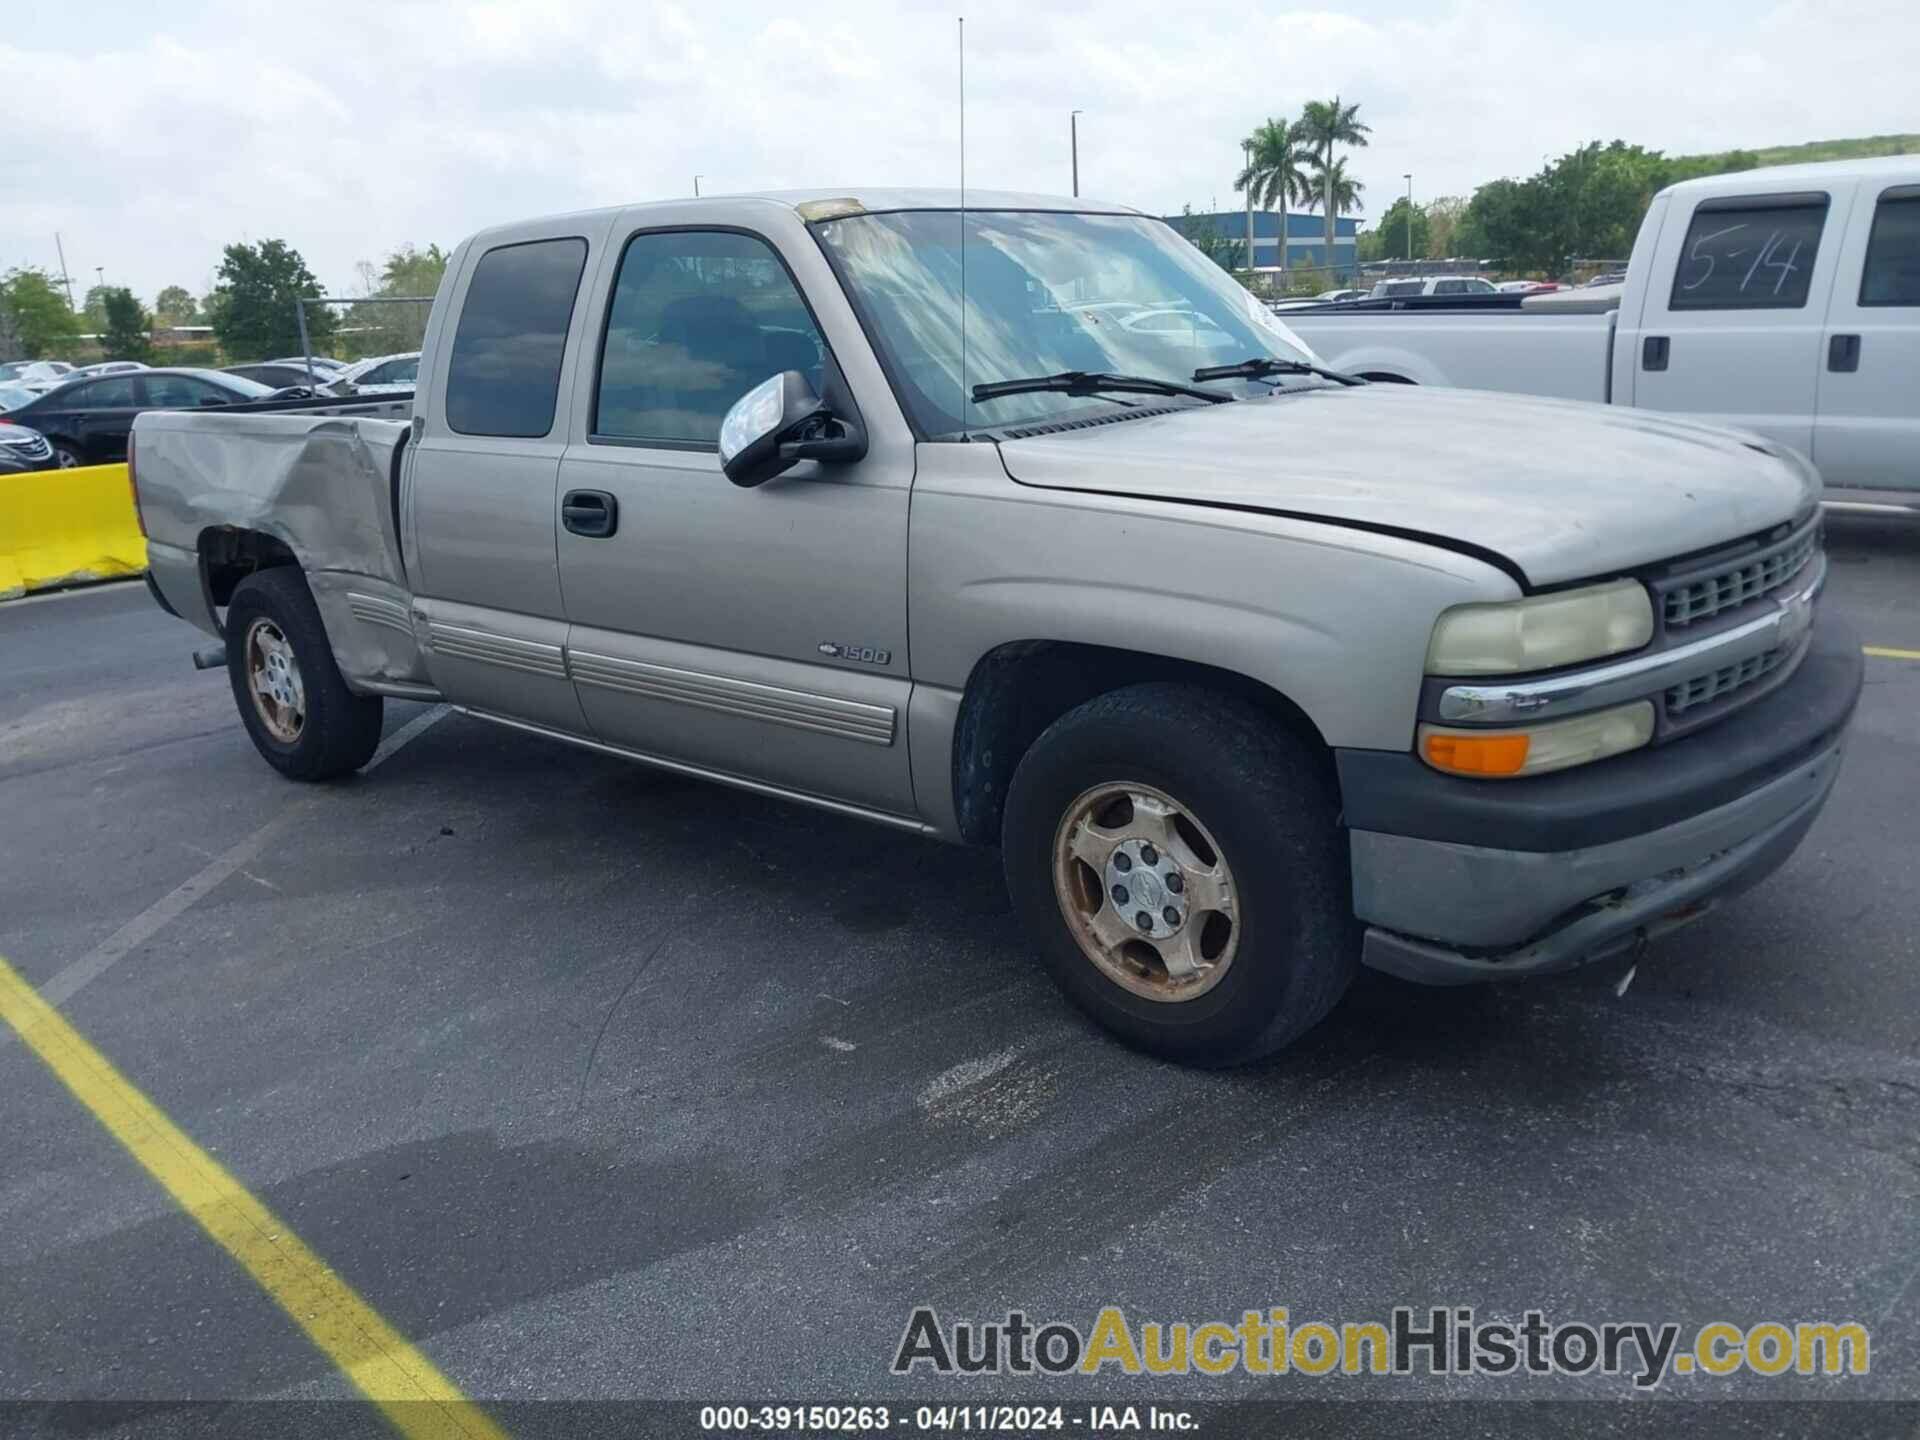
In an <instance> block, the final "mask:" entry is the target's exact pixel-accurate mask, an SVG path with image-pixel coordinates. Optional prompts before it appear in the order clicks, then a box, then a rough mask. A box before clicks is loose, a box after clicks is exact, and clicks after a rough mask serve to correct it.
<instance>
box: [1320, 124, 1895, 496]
mask: <svg viewBox="0 0 1920 1440" xmlns="http://www.w3.org/2000/svg"><path fill="white" fill-rule="evenodd" d="M1604 288H1605V289H1606V291H1608V292H1610V293H1608V294H1606V295H1604V296H1602V297H1599V298H1598V299H1595V298H1594V297H1592V296H1590V295H1588V293H1587V292H1574V295H1573V296H1571V297H1566V296H1542V297H1539V298H1537V299H1528V300H1526V301H1524V302H1522V303H1521V304H1520V305H1519V306H1518V307H1506V308H1500V307H1494V308H1488V307H1484V306H1470V305H1462V306H1461V307H1460V308H1457V309H1438V310H1431V309H1416V308H1412V307H1409V308H1406V309H1398V308H1386V307H1381V308H1375V307H1374V306H1373V305H1368V304H1364V303H1363V304H1360V305H1357V306H1356V305H1344V306H1341V307H1340V308H1339V309H1338V310H1334V309H1332V308H1331V307H1329V308H1327V309H1325V310H1309V311H1294V312H1292V313H1289V314H1288V316H1287V325H1288V327H1289V328H1290V329H1292V330H1293V331H1294V332H1295V333H1296V334H1297V335H1299V336H1300V338H1301V339H1303V340H1304V341H1306V343H1307V344H1309V345H1310V346H1312V347H1313V349H1314V350H1316V351H1317V352H1318V353H1319V354H1320V355H1321V356H1322V357H1323V358H1324V359H1325V360H1326V363H1327V364H1329V365H1331V366H1332V367H1333V368H1335V369H1337V370H1344V371H1349V372H1351V373H1353V374H1356V375H1364V376H1366V377H1367V378H1369V379H1374V380H1393V381H1403V382H1407V383H1410V384H1416V385H1453V386H1460V387H1464V388H1467V389H1476V390H1504V391H1509V392H1513V393H1517V394H1526V395H1548V396H1555V397H1558V398H1561V399H1569V400H1598V401H1604V402H1607V403H1610V404H1614V405H1632V406H1636V407H1638V408H1640V409H1643V410H1668V411H1676V412H1679V413H1682V414H1687V415H1692V416H1695V417H1697V418H1699V419H1702V420H1709V421H1713V422H1715V423H1719V424H1726V425H1737V426H1740V427H1741V428H1743V429H1747V430H1755V431H1758V432H1760V433H1761V434H1763V435H1765V436H1767V437H1768V438H1769V439H1772V440H1776V441H1778V442H1780V443H1781V444H1784V445H1788V446H1791V447H1792V448H1793V449H1795V450H1797V451H1799V452H1800V453H1801V454H1803V455H1807V456H1809V457H1811V458H1812V460H1813V462H1814V463H1815V465H1817V466H1818V467H1819V469H1820V472H1821V474H1822V475H1823V476H1824V477H1825V479H1826V482H1827V484H1829V485H1838V486H1853V487H1859V488H1869V489H1883V490H1920V156H1914V155H1906V156H1893V157H1890V158H1887V159H1880V160H1848V161H1840V162H1836V163H1832V164H1824V165H1794V166H1784V167H1781V168H1778V169H1771V170H1748V171H1744V172H1742V173H1739V174H1734V175H1715V176H1711V177H1708V178H1706V179H1701V180H1689V181H1686V182H1684V183H1683V184H1679V185H1674V186H1671V187H1670V188H1668V189H1666V190H1663V191H1661V192H1660V193H1659V194H1658V195H1656V196H1655V197H1654V199H1653V204H1652V205H1651V206H1650V207H1649V208H1648V210H1647V217H1646V219H1645V220H1644V221H1643V222H1642V223H1641V226H1640V234H1639V237H1638V238H1637V239H1636V240H1635V241H1634V246H1633V258H1632V260H1631V262H1630V263H1629V265H1628V268H1627V280H1626V283H1625V284H1624V285H1620V286H1610V287H1604ZM1570 299H1571V301H1572V304H1571V305H1569V300H1570ZM1376 303H1377V302H1376ZM1569 309H1573V310H1577V311H1585V312H1588V313H1568V311H1569Z"/></svg>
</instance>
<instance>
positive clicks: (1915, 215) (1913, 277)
mask: <svg viewBox="0 0 1920 1440" xmlns="http://www.w3.org/2000/svg"><path fill="white" fill-rule="evenodd" d="M1860 303H1861V304H1862V305H1920V186H1911V185H1909V186H1903V187H1901V188H1900V189H1897V190H1889V191H1887V192H1886V193H1885V194H1884V195H1882V196H1881V197H1880V203H1879V204H1878V205H1877V206H1876V207H1875V208H1874V212H1873V230H1872V231H1871V233H1869V235H1868V236H1867V263H1866V267H1865V269H1863V270H1862V271H1861V274H1860Z"/></svg>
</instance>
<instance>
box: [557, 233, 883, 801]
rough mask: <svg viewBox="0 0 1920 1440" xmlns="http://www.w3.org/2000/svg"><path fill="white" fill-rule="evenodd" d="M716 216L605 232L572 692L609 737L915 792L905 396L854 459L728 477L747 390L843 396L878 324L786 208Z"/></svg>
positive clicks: (564, 478)
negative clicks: (757, 216)
mask: <svg viewBox="0 0 1920 1440" xmlns="http://www.w3.org/2000/svg"><path fill="white" fill-rule="evenodd" d="M703 213H711V212H702V211H701V210H699V209H698V208H697V207H689V209H688V211H687V214H688V215H689V217H690V218H691V219H693V220H694V221H695V222H696V223H688V224H663V223H662V221H661V219H660V218H659V212H658V211H653V212H651V213H648V214H646V215H644V217H643V216H641V215H634V216H632V217H630V218H629V220H628V221H627V223H626V225H625V226H624V227H623V228H621V229H619V230H616V232H615V234H614V236H613V237H612V240H611V243H610V244H609V247H608V267H609V269H608V272H607V273H606V274H604V275H603V277H602V281H601V285H600V290H601V291H602V293H604V294H605V295H606V296H607V300H606V302H605V304H604V305H603V306H601V307H598V308H597V309H596V314H595V323H594V326H593V327H592V328H593V338H594V348H595V349H597V351H598V353H597V354H594V355H592V356H591V360H590V361H588V360H583V369H585V370H586V383H585V386H584V388H583V392H582V397H581V404H580V405H579V413H578V414H577V415H576V420H575V427H576V439H575V443H574V444H573V445H572V446H570V447H569V448H568V450H567V453H566V457H565V459H564V460H563V461H562V463H561V467H560V490H561V493H562V503H563V505H564V506H565V510H564V511H563V514H564V515H565V517H566V518H565V519H563V523H562V528H561V531H560V534H559V553H560V579H561V584H562V587H563V588H564V590H565V592H566V599H567V614H568V616H569V618H570V619H571V620H572V621H573V631H572V637H571V640H570V642H569V647H570V650H569V659H570V663H571V667H572V671H573V676H574V679H575V682H576V684H577V685H578V688H579V696H580V704H581V706H582V707H583V708H584V710H585V712H586V716H587V719H588V721H589V722H590V723H591V724H592V726H593V729H594V733H595V734H596V735H598V736H599V737H600V738H601V739H602V740H605V741H607V742H609V743H612V744H617V745H620V746H622V747H625V748H628V749H632V750H637V751H640V752H642V753H644V754H647V755H651V756H657V757H660V758H664V759H668V760H672V761H676V762H680V763H684V764H688V765H692V766H697V767H699V768H701V769H703V770H712V771H719V772H723V773H726V774H731V775H736V776H741V777H744V778H747V779H750V780H755V781H759V782H762V783H767V784H772V785H776V786H779V787H781V788H783V789H789V790H799V791H804V792H806V793H809V794H813V795H820V796H826V797H830V798H833V799H837V800H841V801H844V802H849V803H852V804H857V805H860V806H863V807H865V808H868V809H874V810H881V811H886V812H891V813H894V814H908V813H911V811H912V809H913V796H912V786H911V783H910V779H909V774H908V760H907V746H906V733H905V720H906V701H907V693H908V689H909V684H908V678H907V677H908V667H907V615H906V597H907V585H906V562H907V498H908V494H909V489H910V486H911V483H912V478H913V468H912V458H911V448H910V444H909V443H907V442H906V437H905V436H904V435H902V434H900V433H899V432H900V431H901V430H902V429H903V427H902V426H901V423H900V422H899V420H898V419H897V417H894V418H893V419H892V422H891V425H890V426H889V425H887V424H883V423H881V422H882V420H883V419H884V418H886V417H881V416H878V415H873V414H865V413H864V412H863V418H865V420H866V424H867V429H868V432H869V437H870V439H869V447H870V448H869V451H868V455H867V458H866V459H864V460H862V461H860V462H859V463H857V464H852V465H836V466H832V467H827V466H822V465H820V464H818V463H816V462H813V461H803V462H801V463H800V464H799V465H796V466H795V467H794V468H793V469H791V470H789V471H787V472H786V473H785V474H784V475H781V476H779V477H777V478H776V479H774V480H772V481H770V482H768V483H767V484H765V485H762V486H760V487H758V488H756V489H751V490H743V489H741V488H739V487H737V486H735V485H733V484H731V483H729V481H728V480H727V478H726V476H725V475H724V474H723V473H722V471H721V469H720V457H719V453H718V449H717V445H716V441H717V438H718V435H719V430H720V421H721V418H722V417H723V416H724V415H725V414H726V412H727V410H728V409H729V408H730V407H731V406H732V404H733V402H734V401H735V400H737V399H739V398H740V397H741V396H742V395H744V394H745V393H746V392H747V391H748V390H749V389H751V388H752V387H753V386H754V385H756V384H758V383H759V382H761V381H762V380H765V379H767V378H768V377H769V376H771V375H776V374H779V373H781V372H782V371H786V370H798V371H800V372H802V373H803V374H804V375H806V376H807V378H808V380H809V381H810V382H811V383H812V384H813V386H814V388H815V389H816V390H817V391H820V392H821V393H822V394H828V395H831V394H834V393H835V392H836V391H838V392H839V394H841V395H843V396H850V394H851V392H850V391H848V390H847V388H846V386H845V383H844V380H843V379H842V378H841V377H842V371H841V364H842V358H843V356H844V355H845V354H846V353H847V352H848V351H849V350H850V349H851V348H858V347H864V345H865V341H864V339H863V338H862V337H861V336H860V335H859V331H858V327H857V325H856V324H855V322H854V321H853V319H852V316H851V313H850V312H848V311H847V310H846V306H845V301H844V299H842V298H841V296H840V292H839V290H838V287H837V285H836V284H835V282H834V281H833V280H832V278H831V276H830V274H829V273H828V272H827V270H826V266H825V262H824V260H823V259H822V257H821V256H820V253H819V251H818V248H817V247H816V246H815V245H814V244H813V242H812V240H811V238H810V237H808V236H807V235H806V233H805V230H804V228H803V227H802V226H801V225H800V222H799V221H798V219H797V217H795V216H794V215H793V213H792V212H791V211H790V210H788V209H786V208H785V207H772V206H770V207H768V210H767V215H766V221H765V223H766V226H767V227H768V228H767V229H766V230H765V231H748V230H744V229H740V228H738V227H737V226H730V225H725V224H701V223H697V220H698V218H699V217H700V216H701V215H702V214H703ZM736 213H737V212H736ZM776 227H777V230H778V233H780V234H781V235H783V236H784V238H785V239H786V241H787V242H788V243H786V244H785V245H776V243H775V241H774V234H775V233H776ZM783 256H784V257H786V258H783ZM789 262H791V263H789ZM796 270H801V271H804V272H806V273H808V274H810V275H811V277H812V278H811V279H810V280H809V281H808V282H807V285H808V288H807V290H806V291H803V289H802V282H801V277H800V276H799V275H797V274H796ZM808 294H812V295H815V296H819V297H821V300H822V307H821V308H820V310H819V313H816V307H814V306H812V305H810V304H809V302H808V298H807V296H808ZM828 304H831V307H832V308H831V309H828V308H825V307H826V306H827V305H828ZM603 315H604V318H602V316H603ZM836 325H837V326H838V327H839V328H838V330H837V331H836V328H835V327H836ZM837 352H838V353H837ZM863 358H864V360H865V363H866V366H867V367H868V368H869V369H871V368H872V360H871V355H870V353H869V354H866V355H865V356H864V357H863ZM589 364H590V365H591V366H592V367H593V368H591V369H587V368H586V367H587V366H588V365H589ZM887 398H889V399H890V397H887ZM879 400H880V396H879V395H878V394H877V393H875V392H873V391H869V392H868V393H867V395H865V396H864V397H863V402H862V403H863V404H867V405H868V408H869V409H871V408H872V403H878V402H879ZM869 402H872V403H869ZM890 437H895V438H890Z"/></svg>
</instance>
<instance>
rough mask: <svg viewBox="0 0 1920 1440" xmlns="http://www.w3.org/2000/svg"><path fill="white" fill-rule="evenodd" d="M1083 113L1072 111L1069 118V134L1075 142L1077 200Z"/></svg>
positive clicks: (1074, 172) (1074, 183) (1074, 191)
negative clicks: (1081, 118)
mask: <svg viewBox="0 0 1920 1440" xmlns="http://www.w3.org/2000/svg"><path fill="white" fill-rule="evenodd" d="M1082 113H1083V112H1081V111H1079V110H1075V111H1072V112H1071V113H1069V114H1068V116H1067V132H1068V134H1069V135H1071V136H1072V141H1073V193H1074V197H1075V198H1076V199H1078V198H1079V195H1080V116H1081V114H1082Z"/></svg>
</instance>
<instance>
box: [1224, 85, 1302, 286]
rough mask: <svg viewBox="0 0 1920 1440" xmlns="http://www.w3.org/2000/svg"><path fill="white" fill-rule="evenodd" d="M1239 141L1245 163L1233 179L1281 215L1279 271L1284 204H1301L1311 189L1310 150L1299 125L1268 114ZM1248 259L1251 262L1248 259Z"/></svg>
mask: <svg viewBox="0 0 1920 1440" xmlns="http://www.w3.org/2000/svg"><path fill="white" fill-rule="evenodd" d="M1242 145H1243V147H1244V149H1245V153H1246V157H1247V163H1246V166H1245V168H1243V169H1242V170H1241V171H1240V174H1239V175H1238V177H1236V178H1235V180H1234V182H1233V188H1234V189H1235V190H1238V191H1241V192H1242V193H1244V194H1245V195H1246V196H1247V197H1248V198H1249V199H1250V200H1251V201H1252V202H1253V203H1254V204H1255V205H1258V206H1259V207H1260V208H1261V209H1262V210H1273V211H1276V212H1277V213H1278V215H1279V219H1280V232H1279V233H1280V273H1281V278H1282V279H1283V280H1284V279H1285V277H1286V269H1287V207H1288V206H1289V205H1304V204H1305V203H1306V202H1307V199H1308V198H1309V196H1310V194H1311V191H1310V190H1309V188H1308V177H1307V167H1308V166H1309V165H1310V164H1311V163H1312V160H1313V154H1312V151H1311V150H1309V149H1308V147H1307V142H1306V137H1305V136H1304V135H1302V134H1301V131H1300V127H1299V126H1298V125H1295V124H1292V123H1290V122H1288V121H1286V120H1274V119H1271V118H1269V119H1268V120H1267V122H1266V123H1265V124H1263V125H1261V126H1259V127H1257V128H1256V129H1255V130H1254V132H1253V134H1251V135H1249V136H1248V137H1247V138H1246V139H1245V140H1244V141H1243V142H1242ZM1249 263H1251V262H1249Z"/></svg>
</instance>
